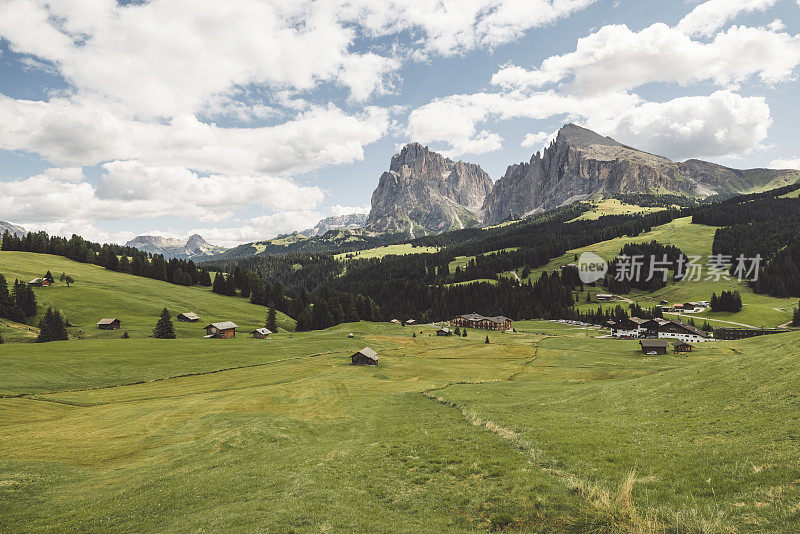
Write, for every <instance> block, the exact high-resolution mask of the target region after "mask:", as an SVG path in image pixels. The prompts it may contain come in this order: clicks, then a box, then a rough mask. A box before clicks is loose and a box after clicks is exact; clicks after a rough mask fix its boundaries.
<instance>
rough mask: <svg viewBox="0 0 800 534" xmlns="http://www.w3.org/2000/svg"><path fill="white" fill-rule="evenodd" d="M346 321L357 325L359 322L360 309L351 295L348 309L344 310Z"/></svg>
mask: <svg viewBox="0 0 800 534" xmlns="http://www.w3.org/2000/svg"><path fill="white" fill-rule="evenodd" d="M344 321H345V322H346V323H355V322H357V321H358V308H357V307H356V299H355V297H354V296H353V295H350V299H349V300H348V301H347V308H346V309H345V310H344Z"/></svg>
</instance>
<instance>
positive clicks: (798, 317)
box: [792, 303, 800, 326]
mask: <svg viewBox="0 0 800 534" xmlns="http://www.w3.org/2000/svg"><path fill="white" fill-rule="evenodd" d="M792 326H800V303H798V304H797V309H796V310H794V317H793V318H792Z"/></svg>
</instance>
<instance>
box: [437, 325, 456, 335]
mask: <svg viewBox="0 0 800 534" xmlns="http://www.w3.org/2000/svg"><path fill="white" fill-rule="evenodd" d="M436 335H437V336H450V335H453V331H452V330H450V329H449V328H447V327H446V326H445V327H444V328H440V329H439V330H437V331H436Z"/></svg>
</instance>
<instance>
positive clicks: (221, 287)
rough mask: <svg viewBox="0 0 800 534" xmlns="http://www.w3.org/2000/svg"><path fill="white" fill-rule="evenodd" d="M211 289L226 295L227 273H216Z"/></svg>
mask: <svg viewBox="0 0 800 534" xmlns="http://www.w3.org/2000/svg"><path fill="white" fill-rule="evenodd" d="M211 291H213V292H214V293H218V294H220V295H224V294H225V292H226V284H225V275H224V274H222V273H216V274H215V276H214V284H213V286H212V287H211Z"/></svg>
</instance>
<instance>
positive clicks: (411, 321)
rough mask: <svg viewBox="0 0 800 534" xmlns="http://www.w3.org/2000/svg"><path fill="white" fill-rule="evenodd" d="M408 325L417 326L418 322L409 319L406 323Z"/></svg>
mask: <svg viewBox="0 0 800 534" xmlns="http://www.w3.org/2000/svg"><path fill="white" fill-rule="evenodd" d="M406 324H417V321H416V320H415V319H409V320H408V321H406Z"/></svg>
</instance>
